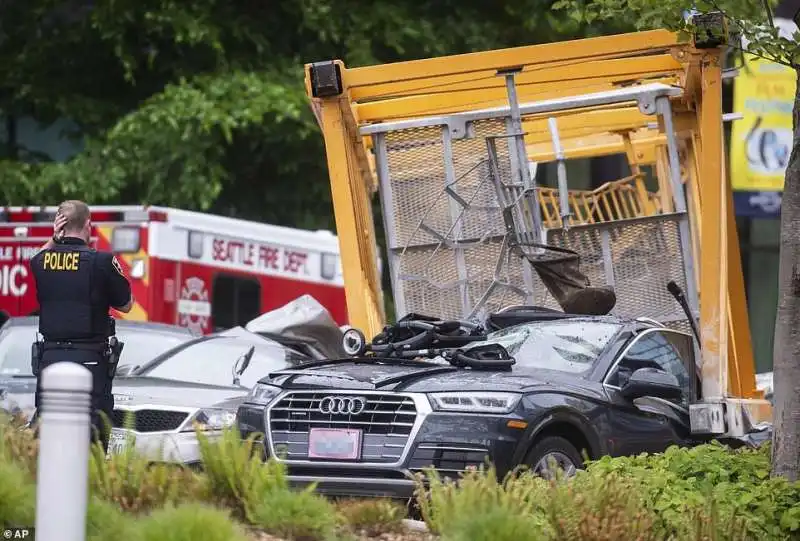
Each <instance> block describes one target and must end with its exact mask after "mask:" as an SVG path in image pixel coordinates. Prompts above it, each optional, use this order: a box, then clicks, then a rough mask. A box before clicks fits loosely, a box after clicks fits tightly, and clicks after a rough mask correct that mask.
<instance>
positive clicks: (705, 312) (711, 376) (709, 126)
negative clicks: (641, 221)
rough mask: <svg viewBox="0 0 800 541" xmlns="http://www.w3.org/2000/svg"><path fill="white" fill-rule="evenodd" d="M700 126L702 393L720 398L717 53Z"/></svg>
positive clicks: (722, 287) (723, 377) (723, 205)
mask: <svg viewBox="0 0 800 541" xmlns="http://www.w3.org/2000/svg"><path fill="white" fill-rule="evenodd" d="M702 70H703V73H702V104H700V107H701V108H700V120H699V123H700V129H701V134H702V149H701V151H702V154H701V156H700V159H701V163H700V173H701V174H700V201H701V205H702V207H701V208H702V212H703V221H702V224H701V234H700V238H701V240H702V251H701V259H700V291H701V299H700V332H701V339H702V355H703V364H702V376H703V378H702V383H703V397H704V398H706V399H714V398H723V397H725V395H726V394H727V381H728V377H727V375H728V365H727V359H726V357H727V353H728V336H727V335H728V325H727V319H728V317H727V316H728V270H727V262H728V257H727V248H728V243H727V233H728V231H727V229H728V227H727V225H728V220H727V214H726V213H727V210H728V209H727V197H726V196H727V192H726V188H725V182H724V179H723V177H722V159H723V153H722V76H721V75H722V70H721V67H720V65H719V55H716V57H714V56H713V55H709V56H708V57H707V58H706V60H705V61H704V63H703V68H702Z"/></svg>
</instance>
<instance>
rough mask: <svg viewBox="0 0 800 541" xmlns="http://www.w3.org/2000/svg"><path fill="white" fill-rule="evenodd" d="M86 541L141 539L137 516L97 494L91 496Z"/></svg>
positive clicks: (132, 540) (87, 515) (87, 514)
mask: <svg viewBox="0 0 800 541" xmlns="http://www.w3.org/2000/svg"><path fill="white" fill-rule="evenodd" d="M88 503H89V505H88V509H87V512H86V541H140V539H141V535H140V531H139V527H138V523H137V522H136V519H135V517H133V516H131V515H129V514H126V513H124V512H123V511H122V510H121V509H120V508H119V507H117V506H116V505H114V504H112V503H110V502H107V501H104V500H102V499H100V498H98V497H97V496H92V497H90V498H89V502H88Z"/></svg>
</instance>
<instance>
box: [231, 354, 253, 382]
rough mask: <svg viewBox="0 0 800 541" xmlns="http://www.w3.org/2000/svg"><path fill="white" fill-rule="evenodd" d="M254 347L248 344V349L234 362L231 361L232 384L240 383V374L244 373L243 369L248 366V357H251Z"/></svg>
mask: <svg viewBox="0 0 800 541" xmlns="http://www.w3.org/2000/svg"><path fill="white" fill-rule="evenodd" d="M255 351H256V347H255V346H250V349H248V350H247V353H245V354H244V355H242V356H241V357H239V358H238V359H236V362H235V363H233V384H234V385H239V383H240V376H241V375H242V374H244V371H245V370H247V367H248V366H250V359H252V358H253V353H255Z"/></svg>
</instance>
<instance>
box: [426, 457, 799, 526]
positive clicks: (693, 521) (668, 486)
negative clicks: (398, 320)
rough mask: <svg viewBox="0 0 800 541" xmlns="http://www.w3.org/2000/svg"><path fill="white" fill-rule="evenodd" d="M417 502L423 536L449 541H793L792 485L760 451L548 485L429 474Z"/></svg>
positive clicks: (614, 462) (629, 463) (633, 466)
mask: <svg viewBox="0 0 800 541" xmlns="http://www.w3.org/2000/svg"><path fill="white" fill-rule="evenodd" d="M423 481H424V482H423ZM425 485H427V488H426V487H425ZM417 498H418V501H419V504H420V509H421V511H422V515H423V518H424V519H425V521H426V522H427V523H428V525H429V527H430V529H431V530H432V531H434V532H437V533H441V534H442V535H443V536H444V537H445V538H447V539H454V540H456V539H457V540H460V539H467V538H470V536H472V537H474V538H475V539H480V538H482V537H481V536H483V535H489V533H488V532H495V534H494V535H495V537H494V538H495V539H497V540H498V541H500V540H503V539H506V537H503V536H505V535H508V536H509V537H508V538H509V539H512V538H515V536H517V535H521V534H518V531H522V530H527V531H528V532H529V534H525V535H530V536H534V538H536V539H542V540H551V541H567V540H576V541H577V540H580V541H612V540H625V539H636V540H641V541H647V540H653V541H656V540H659V541H660V540H670V541H699V540H704V541H705V540H715V541H742V540H745V539H747V540H750V539H759V540H761V539H764V540H776V541H779V540H789V539H800V527H798V523H799V522H800V520H798V517H799V516H800V483H795V484H790V483H788V482H786V481H785V480H784V479H780V478H779V479H771V478H769V449H768V448H767V449H760V450H758V451H754V450H738V451H731V450H730V449H728V448H726V447H724V446H722V445H719V444H709V445H703V446H700V447H696V448H691V449H686V448H682V449H681V448H677V447H676V448H672V449H670V450H668V451H667V452H666V453H664V454H662V455H653V456H648V455H641V456H638V457H627V458H610V457H605V458H602V459H600V460H598V461H596V462H592V463H589V465H588V468H587V471H581V472H578V474H577V475H576V476H575V477H574V478H572V479H570V480H566V481H564V480H558V481H554V482H552V483H548V482H545V481H543V480H542V479H538V478H536V477H533V476H532V475H530V474H529V473H522V474H520V475H517V474H515V475H509V476H508V477H507V478H506V479H505V480H504V481H503V482H498V480H497V477H496V474H495V472H494V471H493V470H492V469H491V468H490V469H489V470H487V471H481V472H472V473H470V474H467V475H466V476H464V478H463V479H461V480H460V482H459V483H458V484H456V483H453V482H450V481H447V482H443V481H442V480H441V479H440V478H439V477H438V476H437V475H436V474H435V472H431V471H429V472H426V475H425V476H424V479H423V478H421V479H420V482H419V483H418V488H417ZM498 509H500V510H498ZM508 517H514V518H513V519H512V518H508ZM506 518H508V520H506ZM506 522H507V524H508V526H505V527H503V528H501V527H500V524H501V523H506Z"/></svg>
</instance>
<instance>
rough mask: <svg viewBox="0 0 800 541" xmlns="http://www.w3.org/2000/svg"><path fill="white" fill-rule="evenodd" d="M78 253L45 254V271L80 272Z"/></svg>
mask: <svg viewBox="0 0 800 541" xmlns="http://www.w3.org/2000/svg"><path fill="white" fill-rule="evenodd" d="M79 260H80V254H79V253H78V252H47V253H46V254H44V262H43V265H44V270H46V271H70V272H74V271H77V270H78V261H79Z"/></svg>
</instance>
